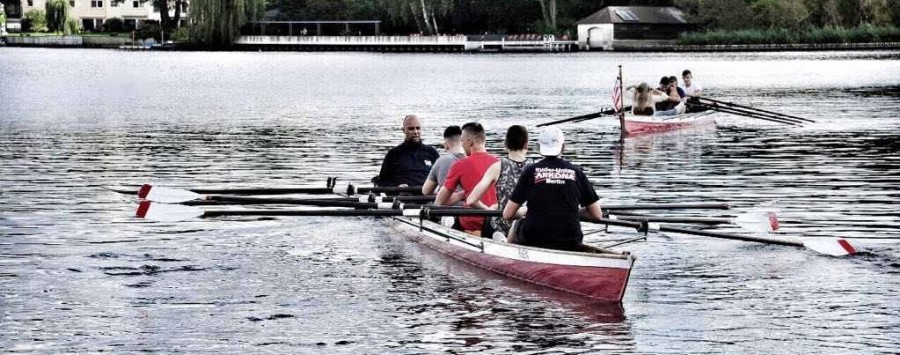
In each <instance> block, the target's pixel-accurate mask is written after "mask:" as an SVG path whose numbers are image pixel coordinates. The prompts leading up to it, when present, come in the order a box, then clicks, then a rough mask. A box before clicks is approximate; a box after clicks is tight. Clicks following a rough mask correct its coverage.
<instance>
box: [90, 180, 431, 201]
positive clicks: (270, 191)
mask: <svg viewBox="0 0 900 355" xmlns="http://www.w3.org/2000/svg"><path fill="white" fill-rule="evenodd" d="M106 189H108V190H111V191H115V192H119V193H123V194H132V193H137V196H138V197H139V198H143V199H148V200H153V201H157V202H167V203H176V202H184V201H190V200H196V199H202V198H203V196H202V195H201V194H231V195H287V194H311V195H317V194H347V195H356V194H358V193H381V192H389V193H400V192H406V193H414V194H415V193H421V191H422V187H421V186H411V187H356V186H354V185H353V184H342V185H336V186H335V187H332V188H326V187H281V188H278V187H276V188H237V189H234V188H225V189H189V190H185V189H173V188H168V187H163V186H153V185H150V184H144V185H143V186H141V187H140V188H138V189H135V190H132V189H129V188H126V189H119V188H110V187H107V188H106Z"/></svg>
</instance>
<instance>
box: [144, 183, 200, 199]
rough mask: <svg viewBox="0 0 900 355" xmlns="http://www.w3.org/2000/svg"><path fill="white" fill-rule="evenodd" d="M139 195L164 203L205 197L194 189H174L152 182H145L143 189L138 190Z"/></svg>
mask: <svg viewBox="0 0 900 355" xmlns="http://www.w3.org/2000/svg"><path fill="white" fill-rule="evenodd" d="M138 197H140V198H142V199H145V200H149V201H153V202H162V203H181V202H187V201H191V200H197V199H202V198H203V196H202V195H200V194H198V193H196V192H193V191H188V190H182V189H173V188H170V187H162V186H153V185H150V184H144V186H141V189H140V190H139V191H138Z"/></svg>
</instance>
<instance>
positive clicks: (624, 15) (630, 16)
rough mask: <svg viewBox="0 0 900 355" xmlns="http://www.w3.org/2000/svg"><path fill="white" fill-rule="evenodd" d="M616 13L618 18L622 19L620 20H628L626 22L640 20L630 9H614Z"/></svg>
mask: <svg viewBox="0 0 900 355" xmlns="http://www.w3.org/2000/svg"><path fill="white" fill-rule="evenodd" d="M616 15H618V16H619V18H620V19H622V21H628V22H637V21H640V19H639V18H638V17H637V15H635V14H634V12H632V11H631V10H616Z"/></svg>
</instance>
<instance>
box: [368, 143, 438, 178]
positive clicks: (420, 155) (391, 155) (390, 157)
mask: <svg viewBox="0 0 900 355" xmlns="http://www.w3.org/2000/svg"><path fill="white" fill-rule="evenodd" d="M437 159H438V152H437V150H436V149H434V148H432V147H431V146H428V145H425V144H422V143H410V142H403V143H401V144H400V145H398V146H396V147H394V148H393V149H391V150H390V151H388V153H387V155H385V156H384V162H382V163H381V173H379V174H378V185H381V186H397V185H400V184H407V185H409V186H421V185H422V184H424V183H425V179H427V178H428V173H429V172H430V171H431V166H432V165H434V162H435V161H436V160H437Z"/></svg>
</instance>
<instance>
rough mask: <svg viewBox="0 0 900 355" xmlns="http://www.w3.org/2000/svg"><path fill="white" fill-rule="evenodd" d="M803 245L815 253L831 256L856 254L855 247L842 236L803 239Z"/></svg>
mask: <svg viewBox="0 0 900 355" xmlns="http://www.w3.org/2000/svg"><path fill="white" fill-rule="evenodd" d="M803 246H804V247H806V248H808V249H809V250H812V251H815V252H817V253H821V254H825V255H831V256H847V255H853V254H856V248H855V247H853V245H851V244H850V242H848V241H847V240H846V239H844V238H823V239H814V240H809V241H804V242H803Z"/></svg>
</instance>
